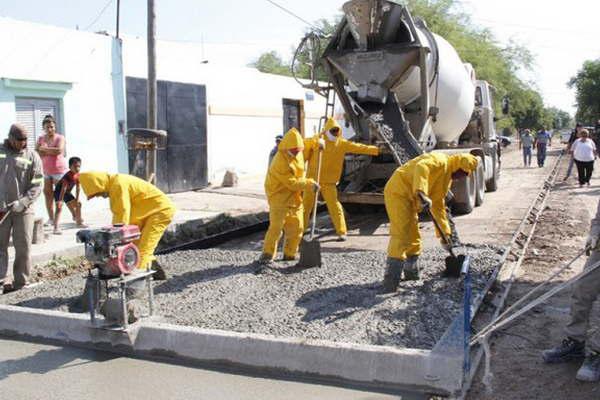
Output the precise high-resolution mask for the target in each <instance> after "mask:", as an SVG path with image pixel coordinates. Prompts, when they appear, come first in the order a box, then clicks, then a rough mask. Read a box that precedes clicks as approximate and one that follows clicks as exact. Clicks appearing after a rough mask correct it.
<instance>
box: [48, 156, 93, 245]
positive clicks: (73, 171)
mask: <svg viewBox="0 0 600 400" xmlns="http://www.w3.org/2000/svg"><path fill="white" fill-rule="evenodd" d="M80 170H81V158H79V157H71V158H69V171H67V173H66V174H64V175H63V177H62V178H61V179H60V180H59V181H58V182H56V187H55V189H54V201H55V202H56V212H55V214H54V234H55V235H60V234H62V232H61V230H60V228H59V222H60V214H61V212H62V205H63V202H64V203H65V204H66V205H67V207H68V208H69V211H71V215H72V216H73V221H75V223H76V224H77V227H78V228H85V227H86V225H84V224H83V218H81V202H80V201H79V193H80V185H79V171H80ZM73 188H75V196H73V194H72V193H71V192H72V191H73Z"/></svg>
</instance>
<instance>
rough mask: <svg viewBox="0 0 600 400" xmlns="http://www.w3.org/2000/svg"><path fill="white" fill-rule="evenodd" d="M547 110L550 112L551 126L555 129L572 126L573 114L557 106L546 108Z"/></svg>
mask: <svg viewBox="0 0 600 400" xmlns="http://www.w3.org/2000/svg"><path fill="white" fill-rule="evenodd" d="M546 112H547V113H548V118H549V120H550V121H551V124H552V125H551V126H552V127H553V128H554V129H565V128H569V127H571V125H572V123H573V118H571V115H570V114H569V113H568V112H566V111H564V110H559V109H558V108H556V107H548V108H546Z"/></svg>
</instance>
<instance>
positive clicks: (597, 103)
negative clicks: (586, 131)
mask: <svg viewBox="0 0 600 400" xmlns="http://www.w3.org/2000/svg"><path fill="white" fill-rule="evenodd" d="M567 86H569V87H570V88H574V89H575V101H576V103H577V113H576V114H575V118H576V119H577V121H580V122H583V123H586V124H589V125H592V124H593V123H595V122H596V121H597V120H599V119H600V59H598V60H593V61H590V60H588V61H586V62H584V63H583V66H582V68H581V69H580V70H579V71H578V72H577V74H576V75H575V76H574V77H572V78H571V80H569V82H568V84H567Z"/></svg>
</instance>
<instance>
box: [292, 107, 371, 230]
mask: <svg viewBox="0 0 600 400" xmlns="http://www.w3.org/2000/svg"><path fill="white" fill-rule="evenodd" d="M319 140H324V141H325V148H324V149H323V155H322V161H321V177H320V179H319V180H318V181H319V185H320V186H321V195H322V196H323V199H324V200H325V203H326V204H327V210H328V211H329V216H330V217H331V221H332V222H333V226H334V227H335V232H336V233H337V235H338V238H339V240H340V241H344V240H346V233H347V231H348V230H347V228H346V220H345V218H344V209H343V208H342V204H341V203H340V202H339V201H338V196H337V184H338V182H339V180H340V177H341V175H342V168H343V167H344V156H345V155H346V154H348V153H351V154H368V155H370V156H376V155H379V148H377V146H368V145H364V144H360V143H354V142H351V141H349V140H346V139H344V138H343V137H342V129H341V128H340V126H339V125H338V123H337V122H336V121H335V120H334V119H333V118H328V119H327V122H326V123H325V129H324V130H323V132H322V133H321V134H319V135H316V136H314V137H313V138H310V139H307V140H306V141H305V142H306V147H305V150H304V156H305V158H306V160H307V161H308V173H307V176H308V177H309V178H312V179H315V180H317V163H318V160H319V153H318V149H319V146H318V143H319ZM314 205H315V191H314V190H313V189H312V188H309V189H307V190H306V191H304V224H305V226H308V222H309V221H310V213H311V211H312V209H313V207H314Z"/></svg>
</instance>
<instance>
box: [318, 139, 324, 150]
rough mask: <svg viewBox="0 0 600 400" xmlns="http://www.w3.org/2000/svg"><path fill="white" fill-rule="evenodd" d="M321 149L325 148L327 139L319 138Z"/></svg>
mask: <svg viewBox="0 0 600 400" xmlns="http://www.w3.org/2000/svg"><path fill="white" fill-rule="evenodd" d="M319 150H325V140H324V139H322V138H319Z"/></svg>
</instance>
